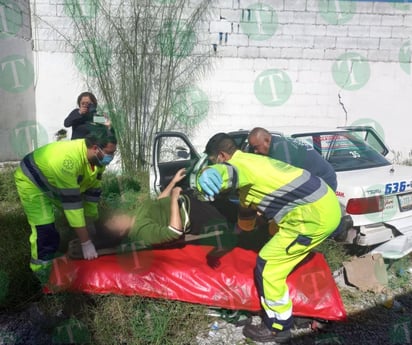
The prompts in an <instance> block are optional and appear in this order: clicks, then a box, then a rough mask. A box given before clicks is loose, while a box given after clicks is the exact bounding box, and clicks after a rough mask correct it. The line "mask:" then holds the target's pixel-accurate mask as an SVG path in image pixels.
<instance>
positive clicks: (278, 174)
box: [197, 133, 341, 343]
mask: <svg viewBox="0 0 412 345" xmlns="http://www.w3.org/2000/svg"><path fill="white" fill-rule="evenodd" d="M206 154H207V155H208V157H209V160H210V161H211V162H213V163H217V164H214V165H211V166H209V167H207V168H206V169H204V170H203V171H201V172H200V174H199V176H198V179H197V185H198V189H199V190H200V191H201V192H203V193H204V194H206V195H208V196H210V197H213V196H214V195H216V194H218V193H220V192H221V191H227V190H230V189H232V190H237V192H238V194H239V199H240V204H241V206H242V207H243V208H248V209H251V210H254V211H257V212H260V213H261V214H263V215H264V216H265V217H266V218H267V219H268V220H269V219H273V220H274V221H275V222H276V223H277V224H278V226H279V231H278V232H277V233H276V234H275V235H274V236H273V237H272V238H271V239H270V240H269V241H268V242H267V243H266V244H265V245H264V246H263V248H262V249H261V250H260V252H259V255H258V258H257V262H256V267H255V281H256V286H257V290H258V293H259V297H260V303H261V306H262V309H263V313H262V319H263V322H262V323H261V324H259V325H253V324H249V325H246V326H245V327H244V329H243V334H244V335H245V336H246V337H248V338H251V339H252V340H254V341H259V342H270V341H272V342H278V343H282V342H288V341H289V340H290V337H291V333H290V329H291V327H292V325H293V318H292V300H291V299H290V296H289V290H288V286H287V284H286V278H287V276H288V275H289V273H290V272H291V271H292V270H293V268H294V267H295V266H296V265H297V264H298V263H299V262H301V261H302V260H303V259H304V258H305V257H306V256H307V255H308V254H309V252H310V251H311V249H313V248H314V247H316V246H317V245H318V244H320V243H321V242H322V241H323V240H325V239H326V238H327V237H328V236H329V235H330V234H331V233H332V232H333V231H334V230H335V229H336V227H337V225H338V224H339V221H340V217H341V211H340V206H339V202H338V200H337V198H336V196H335V193H334V191H333V190H332V189H331V188H330V187H329V186H328V185H327V184H326V183H325V182H324V181H323V180H322V179H320V178H318V177H316V176H314V175H311V174H310V173H309V172H308V171H306V170H303V169H301V168H297V167H294V166H292V165H289V164H287V163H284V162H282V161H279V160H275V159H272V158H269V157H265V156H260V155H255V154H251V153H244V152H242V151H240V150H238V149H237V147H236V144H235V142H234V141H233V140H232V139H231V137H230V136H228V135H227V134H225V133H219V134H216V135H215V136H213V137H212V138H211V139H210V140H209V142H208V144H207V145H206ZM239 225H240V224H239Z"/></svg>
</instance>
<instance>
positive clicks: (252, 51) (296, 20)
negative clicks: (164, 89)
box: [30, 0, 412, 157]
mask: <svg viewBox="0 0 412 345" xmlns="http://www.w3.org/2000/svg"><path fill="white" fill-rule="evenodd" d="M30 2H31V7H32V14H33V32H34V33H35V35H34V37H35V42H34V43H35V44H34V46H35V56H36V57H37V61H38V66H39V67H38V75H39V79H38V82H37V87H36V104H37V113H38V117H39V120H40V119H41V121H42V122H43V123H44V124H45V125H46V126H47V127H49V132H50V134H51V135H52V133H54V132H55V131H56V130H57V129H59V126H60V127H61V126H62V123H63V120H64V117H65V116H66V115H67V113H68V112H69V111H70V110H71V109H72V108H73V106H75V99H76V97H77V94H78V93H80V92H81V91H83V87H82V82H81V79H80V76H79V75H78V72H77V70H76V68H75V66H74V64H73V60H72V56H71V55H70V49H69V48H68V47H67V45H66V44H65V42H64V39H63V38H62V37H61V36H60V35H59V34H58V33H57V32H60V33H65V34H70V32H71V26H70V20H68V18H67V17H66V15H65V13H64V9H63V2H62V1H61V0H30ZM257 3H258V2H257V1H256V0H219V1H212V2H211V6H212V7H213V8H212V10H211V17H210V18H209V20H208V21H205V22H203V23H202V24H201V25H200V30H202V32H200V33H199V34H200V35H199V37H201V38H200V40H199V44H201V45H204V46H205V48H206V49H209V50H210V52H211V56H212V63H213V65H214V68H213V71H214V72H213V74H209V75H207V76H205V77H204V79H203V80H201V81H199V85H198V86H200V87H201V88H202V89H203V91H205V92H206V94H207V95H208V98H209V105H210V107H209V108H210V109H209V115H208V117H207V118H206V119H205V120H204V121H203V122H202V123H201V124H200V126H199V128H197V129H196V131H195V133H194V135H193V138H194V141H195V144H196V145H197V146H198V148H200V149H203V145H204V144H205V142H206V141H207V139H208V138H209V137H210V136H211V135H213V134H214V133H215V132H216V131H228V130H235V129H239V128H250V127H253V126H256V125H260V126H265V127H276V126H280V125H310V126H313V125H318V124H323V125H330V126H336V125H345V124H351V123H352V122H354V121H356V120H359V119H372V120H374V121H376V122H377V123H378V124H380V125H381V126H382V127H383V128H384V133H383V134H384V136H385V139H386V140H387V141H388V143H389V144H390V145H391V146H392V148H393V149H394V150H396V151H400V152H402V153H403V155H404V156H405V157H406V156H407V155H408V153H409V151H410V150H411V149H412V141H409V140H408V138H409V135H408V131H407V128H408V126H405V123H406V122H407V121H408V119H409V116H410V115H409V107H410V106H409V99H410V95H411V94H412V79H411V73H410V72H409V73H408V72H407V71H405V70H403V69H402V68H401V66H400V63H399V52H400V49H401V47H402V45H404V44H405V43H407V42H409V40H412V4H406V3H401V2H400V3H397V4H396V3H393V2H389V1H388V2H372V1H350V2H345V1H338V0H336V1H334V0H331V1H327V0H295V1H286V0H267V1H260V2H259V4H261V5H262V6H263V7H264V8H265V9H268V8H272V9H273V11H274V12H273V14H275V17H277V21H276V22H275V24H276V30H275V32H274V34H273V35H272V36H268V37H267V39H265V40H256V39H253V37H250V36H249V35H248V34H247V33H245V32H243V27H242V22H241V18H242V14H243V18H244V20H247V16H248V13H252V14H253V9H252V10H251V11H248V10H250V8H253V6H255V5H256V4H257ZM195 5H196V0H191V1H190V2H189V7H191V6H195ZM349 5H351V6H354V7H352V8H351V10H350V11H346V12H345V11H343V12H342V11H339V10H338V11H336V10H335V9H336V8H338V9H342V8H343V9H344V8H345V6H349ZM336 6H338V7H336ZM334 15H336V18H338V19H339V24H334V23H333V22H332V18H333V17H334ZM345 16H346V17H347V20H344V19H345ZM51 29H52V31H53V30H55V32H54V33H52V32H51V31H50V30H51ZM220 34H221V36H219V35H220ZM220 37H222V39H220ZM226 38H227V39H226ZM213 45H215V47H216V52H215V53H214V52H213ZM410 47H411V48H408V49H409V50H408V49H406V52H407V53H408V54H409V56H410V53H411V50H412V42H411V45H410ZM351 52H353V53H358V54H360V55H361V56H363V57H364V58H365V59H366V61H367V63H368V67H369V70H370V76H369V79H368V80H367V82H366V83H365V85H364V86H362V87H361V88H359V89H357V90H345V89H343V88H342V87H341V86H339V85H338V84H337V83H336V82H335V80H334V78H333V74H332V68H333V65H334V63H335V62H336V61H337V60H338V59H339V58H340V57H341V56H342V54H346V53H351ZM50 66H52V67H53V68H52V69H51V68H50ZM270 69H276V70H280V71H283V72H285V73H286V74H287V76H288V77H289V79H290V81H291V85H292V92H291V95H290V97H289V98H288V99H287V100H286V101H285V102H284V103H283V104H281V105H276V106H268V105H265V104H263V103H262V102H261V101H260V100H259V99H258V97H257V95H256V94H255V91H254V84H255V82H256V79H257V78H258V76H259V75H260V74H261V73H263V72H265V71H266V70H270ZM56 75H58V78H56ZM50 98H52V99H58V100H59V102H58V104H53V107H52V109H50V105H49V104H48V100H49V99H50ZM340 102H341V103H343V105H344V107H343V106H342V104H341V103H340Z"/></svg>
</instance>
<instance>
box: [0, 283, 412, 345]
mask: <svg viewBox="0 0 412 345" xmlns="http://www.w3.org/2000/svg"><path fill="white" fill-rule="evenodd" d="M344 289H345V288H343V289H342V288H341V293H343V290H344ZM348 289H349V290H350V291H351V293H353V292H354V291H355V290H356V289H355V288H348ZM355 293H356V291H355ZM357 296H358V297H357V298H355V299H354V300H353V301H351V302H350V303H348V302H346V303H345V304H346V305H345V307H346V310H347V313H348V320H347V321H346V322H329V323H321V324H320V325H321V326H322V329H317V330H313V329H311V328H310V327H306V328H302V329H294V330H293V331H292V340H291V342H290V344H295V345H301V344H305V345H306V344H348V345H349V344H351V345H352V344H366V345H368V344H370V345H386V344H388V345H395V344H411V340H410V332H411V315H412V293H408V294H398V295H396V296H395V299H394V300H390V303H389V302H388V301H385V300H384V299H383V298H382V296H383V295H373V294H370V293H369V294H362V293H361V292H357ZM385 305H386V306H385ZM259 321H260V320H259V317H257V316H254V317H253V318H252V322H254V323H257V322H259ZM61 323H62V318H59V317H58V316H56V317H55V318H54V319H53V320H50V318H46V317H45V316H44V314H43V313H42V312H41V311H40V310H39V308H38V307H37V305H36V304H32V305H31V306H29V307H28V308H27V309H26V310H24V311H21V312H16V313H14V314H0V345H6V344H7V345H54V344H63V343H65V344H67V343H69V342H63V341H62V340H61V339H63V338H60V340H59V338H56V337H55V335H56V334H55V330H56V326H58V325H60V324H61ZM56 339H57V340H56ZM246 344H249V345H250V344H258V345H260V344H261V343H254V342H252V341H250V340H248V339H246V338H245V337H244V336H243V334H242V327H237V326H236V325H234V324H232V323H228V322H226V321H224V320H223V319H221V318H218V317H216V319H215V321H214V322H213V323H212V324H211V325H210V327H209V328H208V329H206V330H204V331H203V332H200V333H199V335H198V337H197V339H196V345H246ZM265 344H268V345H273V344H275V343H274V342H273V343H265ZM122 345H132V344H122Z"/></svg>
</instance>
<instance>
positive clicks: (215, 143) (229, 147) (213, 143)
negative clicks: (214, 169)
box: [205, 133, 237, 156]
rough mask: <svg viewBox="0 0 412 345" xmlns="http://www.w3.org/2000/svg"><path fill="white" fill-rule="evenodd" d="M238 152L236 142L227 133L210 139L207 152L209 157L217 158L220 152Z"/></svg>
mask: <svg viewBox="0 0 412 345" xmlns="http://www.w3.org/2000/svg"><path fill="white" fill-rule="evenodd" d="M236 150H237V146H236V143H235V141H234V140H233V139H232V137H231V136H229V135H228V134H226V133H217V134H215V135H214V136H213V137H211V138H210V139H209V141H208V142H207V144H206V149H205V152H206V154H207V155H208V156H217V155H218V154H219V152H226V153H228V154H230V155H231V154H233V153H234V152H235V151H236Z"/></svg>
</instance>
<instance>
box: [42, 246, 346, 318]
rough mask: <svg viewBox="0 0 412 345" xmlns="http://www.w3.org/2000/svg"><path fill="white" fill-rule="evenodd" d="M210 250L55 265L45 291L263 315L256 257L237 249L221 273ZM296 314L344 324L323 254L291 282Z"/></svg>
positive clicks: (223, 262) (122, 255)
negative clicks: (208, 259)
mask: <svg viewBox="0 0 412 345" xmlns="http://www.w3.org/2000/svg"><path fill="white" fill-rule="evenodd" d="M211 248H212V247H211V246H202V245H186V246H184V247H182V248H174V249H153V250H141V251H132V252H129V253H119V254H116V255H107V256H101V257H99V258H98V259H96V260H92V261H87V260H72V259H69V258H68V257H67V256H63V257H60V258H56V259H54V261H53V266H52V269H51V273H50V277H49V281H48V282H47V283H46V284H45V285H44V292H46V293H59V292H63V291H67V292H81V293H90V294H119V295H139V296H145V297H152V298H162V299H170V300H178V301H184V302H190V303H200V304H204V305H208V306H214V307H220V308H226V309H233V310H248V311H258V310H260V305H259V298H258V295H257V291H256V289H255V285H254V281H253V269H254V266H255V261H256V255H257V254H256V253H255V252H254V251H251V250H246V249H242V248H234V249H233V250H232V251H230V252H229V253H227V254H226V255H224V256H223V257H222V258H221V259H220V265H219V266H218V267H217V268H211V267H210V266H209V265H208V264H207V262H206V254H207V253H208V252H210V250H211ZM288 285H289V289H290V295H291V297H292V300H293V314H294V315H296V316H306V317H314V318H319V319H324V320H345V319H346V312H345V308H344V306H343V303H342V300H341V297H340V294H339V290H338V289H337V287H336V284H335V281H334V279H333V276H332V274H331V271H330V269H329V267H328V264H327V262H326V261H325V259H324V257H323V255H322V254H320V253H313V254H312V255H311V256H310V257H309V258H307V259H306V260H305V261H304V262H303V263H301V264H300V265H299V266H298V267H296V268H295V270H294V271H293V272H292V273H291V274H290V275H289V277H288Z"/></svg>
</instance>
